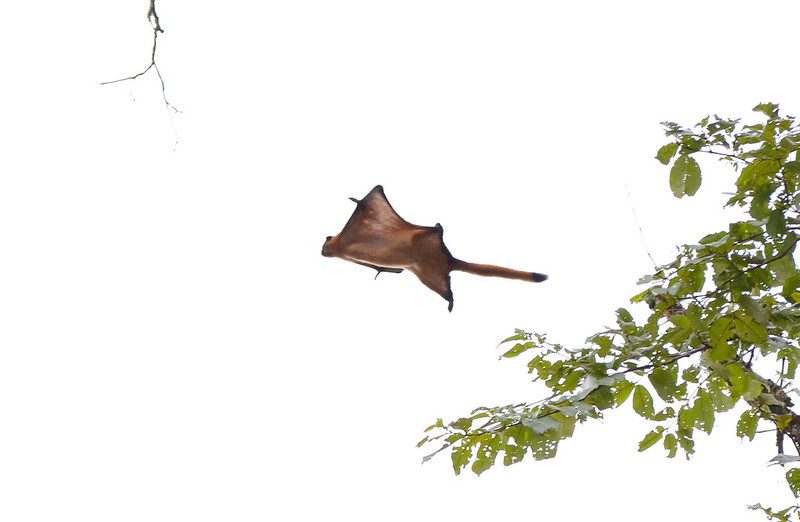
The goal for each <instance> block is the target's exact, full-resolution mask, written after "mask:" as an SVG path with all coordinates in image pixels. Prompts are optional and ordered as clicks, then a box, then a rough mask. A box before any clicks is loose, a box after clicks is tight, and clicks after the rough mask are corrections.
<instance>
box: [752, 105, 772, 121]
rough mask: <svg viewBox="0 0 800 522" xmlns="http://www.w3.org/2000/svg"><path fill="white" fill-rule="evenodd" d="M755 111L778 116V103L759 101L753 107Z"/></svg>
mask: <svg viewBox="0 0 800 522" xmlns="http://www.w3.org/2000/svg"><path fill="white" fill-rule="evenodd" d="M753 110H754V111H755V112H760V113H762V114H765V115H766V116H768V117H770V118H777V116H778V104H777V103H759V104H758V105H756V106H755V107H753Z"/></svg>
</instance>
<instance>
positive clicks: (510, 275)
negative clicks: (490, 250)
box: [452, 259, 547, 283]
mask: <svg viewBox="0 0 800 522" xmlns="http://www.w3.org/2000/svg"><path fill="white" fill-rule="evenodd" d="M452 269H453V270H460V271H462V272H467V273H469V274H475V275H479V276H489V277H504V278H506V279H520V280H522V281H530V282H532V283H541V282H542V281H544V280H545V279H547V276H546V275H544V274H539V273H537V272H523V271H522V270H514V269H512V268H505V267H502V266H495V265H481V264H478V263H468V262H466V261H461V260H460V259H453V262H452Z"/></svg>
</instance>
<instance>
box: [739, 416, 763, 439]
mask: <svg viewBox="0 0 800 522" xmlns="http://www.w3.org/2000/svg"><path fill="white" fill-rule="evenodd" d="M757 427H758V413H756V412H754V411H753V410H747V411H744V412H742V415H741V416H740V417H739V421H738V422H737V423H736V435H737V436H738V437H740V438H742V439H743V438H745V437H747V438H748V439H750V440H753V437H755V436H756V428H757Z"/></svg>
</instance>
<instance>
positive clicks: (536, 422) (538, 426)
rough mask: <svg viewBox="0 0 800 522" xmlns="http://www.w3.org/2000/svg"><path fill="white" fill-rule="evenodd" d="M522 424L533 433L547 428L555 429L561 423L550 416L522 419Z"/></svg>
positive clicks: (542, 431) (541, 431) (544, 430)
mask: <svg viewBox="0 0 800 522" xmlns="http://www.w3.org/2000/svg"><path fill="white" fill-rule="evenodd" d="M522 424H523V425H525V426H527V427H529V428H530V429H532V430H533V432H534V433H544V432H546V431H548V430H556V429H558V428H560V427H561V424H560V423H559V422H558V421H557V420H555V419H553V418H551V417H537V418H533V419H522Z"/></svg>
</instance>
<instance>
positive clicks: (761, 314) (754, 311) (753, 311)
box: [739, 294, 769, 326]
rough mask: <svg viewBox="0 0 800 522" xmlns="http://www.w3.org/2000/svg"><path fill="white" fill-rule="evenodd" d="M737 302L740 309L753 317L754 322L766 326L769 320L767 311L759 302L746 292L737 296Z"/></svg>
mask: <svg viewBox="0 0 800 522" xmlns="http://www.w3.org/2000/svg"><path fill="white" fill-rule="evenodd" d="M739 304H740V305H741V307H742V309H743V310H744V311H745V313H747V315H749V316H750V317H752V318H753V320H754V321H755V322H757V323H758V324H760V325H763V326H766V325H767V323H768V322H769V312H767V310H766V309H765V308H764V307H763V306H761V304H760V303H759V302H758V301H756V300H755V299H753V298H752V297H750V296H749V295H747V294H742V295H741V296H739Z"/></svg>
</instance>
